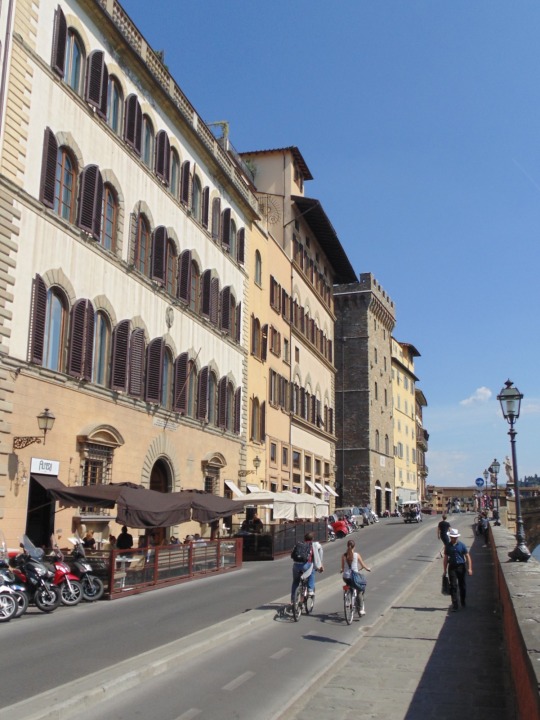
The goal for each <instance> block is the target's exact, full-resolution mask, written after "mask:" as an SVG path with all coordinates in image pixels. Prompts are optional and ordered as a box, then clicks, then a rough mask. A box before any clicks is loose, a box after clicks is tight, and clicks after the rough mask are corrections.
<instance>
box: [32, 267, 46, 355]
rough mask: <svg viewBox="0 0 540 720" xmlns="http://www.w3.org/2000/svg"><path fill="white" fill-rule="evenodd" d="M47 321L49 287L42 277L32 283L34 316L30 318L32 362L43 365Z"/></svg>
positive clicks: (39, 276) (36, 277)
mask: <svg viewBox="0 0 540 720" xmlns="http://www.w3.org/2000/svg"><path fill="white" fill-rule="evenodd" d="M46 320H47V286H46V285H45V282H44V281H43V278H42V277H41V275H36V276H35V278H34V280H33V282H32V315H31V316H30V352H29V357H30V362H32V363H36V364H37V365H42V364H43V349H44V345H45V324H46Z"/></svg>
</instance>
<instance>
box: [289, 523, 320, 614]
mask: <svg viewBox="0 0 540 720" xmlns="http://www.w3.org/2000/svg"><path fill="white" fill-rule="evenodd" d="M299 545H305V546H307V547H306V548H305V555H304V558H306V559H302V560H297V559H295V558H294V555H293V554H294V550H293V553H292V554H291V556H292V557H293V560H294V563H293V567H292V573H293V582H292V586H291V603H293V602H294V595H295V593H296V588H297V587H298V585H299V584H300V578H301V577H302V575H303V574H304V573H305V572H306V571H308V570H310V571H311V572H310V575H309V577H308V592H309V594H310V595H315V572H314V570H316V571H317V572H323V571H324V566H323V549H322V546H321V544H320V543H319V542H313V533H311V532H309V533H306V534H305V535H304V543H297V545H296V546H295V550H296V547H297V546H299ZM297 557H298V556H297Z"/></svg>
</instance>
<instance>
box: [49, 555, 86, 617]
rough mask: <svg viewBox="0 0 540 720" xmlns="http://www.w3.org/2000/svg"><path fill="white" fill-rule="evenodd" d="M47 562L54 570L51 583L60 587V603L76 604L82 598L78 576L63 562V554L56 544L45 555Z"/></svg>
mask: <svg viewBox="0 0 540 720" xmlns="http://www.w3.org/2000/svg"><path fill="white" fill-rule="evenodd" d="M47 560H48V564H50V565H51V566H52V569H53V570H54V577H53V581H52V582H53V585H54V586H55V587H57V588H59V589H60V594H61V596H62V605H78V604H79V603H80V602H81V600H82V599H83V589H82V585H81V583H80V582H79V578H78V577H77V575H75V574H74V573H73V572H71V568H70V567H69V565H68V564H67V563H66V562H64V554H63V552H62V551H61V550H60V548H59V547H58V546H57V545H54V546H53V550H52V552H50V553H49V555H48V556H47Z"/></svg>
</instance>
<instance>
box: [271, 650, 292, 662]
mask: <svg viewBox="0 0 540 720" xmlns="http://www.w3.org/2000/svg"><path fill="white" fill-rule="evenodd" d="M291 650H292V648H283V649H282V650H278V651H277V653H274V654H273V655H270V659H271V660H281V658H282V657H285V655H288V654H289V653H290V652H291Z"/></svg>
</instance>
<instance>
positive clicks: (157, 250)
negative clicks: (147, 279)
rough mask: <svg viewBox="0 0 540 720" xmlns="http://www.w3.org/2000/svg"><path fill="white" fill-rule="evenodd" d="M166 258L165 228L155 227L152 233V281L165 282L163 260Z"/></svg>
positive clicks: (162, 226)
mask: <svg viewBox="0 0 540 720" xmlns="http://www.w3.org/2000/svg"><path fill="white" fill-rule="evenodd" d="M166 257H167V228H166V227H165V226H164V225H160V226H159V227H157V228H156V229H155V230H154V232H153V233H152V275H151V277H152V280H158V281H159V282H160V283H162V284H163V283H164V282H165V271H166V268H165V260H166Z"/></svg>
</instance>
